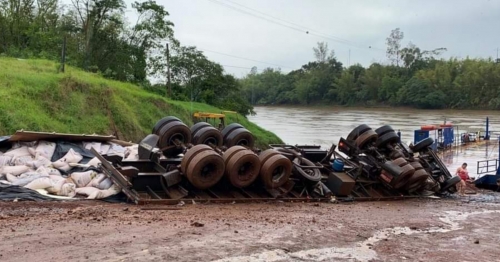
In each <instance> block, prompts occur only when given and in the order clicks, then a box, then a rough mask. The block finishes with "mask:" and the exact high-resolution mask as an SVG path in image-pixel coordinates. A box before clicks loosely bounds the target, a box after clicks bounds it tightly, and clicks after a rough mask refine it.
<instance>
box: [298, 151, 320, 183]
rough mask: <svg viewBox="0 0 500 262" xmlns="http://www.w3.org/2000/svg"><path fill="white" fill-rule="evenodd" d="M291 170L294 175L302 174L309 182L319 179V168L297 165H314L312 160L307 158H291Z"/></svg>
mask: <svg viewBox="0 0 500 262" xmlns="http://www.w3.org/2000/svg"><path fill="white" fill-rule="evenodd" d="M293 163H294V164H295V165H293V172H294V174H296V175H299V176H302V177H303V178H305V179H307V180H309V181H311V182H319V181H320V180H321V171H320V170H319V168H305V169H304V168H301V167H299V166H297V165H301V166H315V164H314V163H313V162H311V161H310V160H309V159H307V158H303V157H302V158H295V159H294V160H293Z"/></svg>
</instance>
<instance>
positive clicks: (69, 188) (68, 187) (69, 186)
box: [57, 182, 76, 197]
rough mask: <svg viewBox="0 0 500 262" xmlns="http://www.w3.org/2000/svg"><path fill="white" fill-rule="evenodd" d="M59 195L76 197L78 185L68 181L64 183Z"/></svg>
mask: <svg viewBox="0 0 500 262" xmlns="http://www.w3.org/2000/svg"><path fill="white" fill-rule="evenodd" d="M57 195H58V196H68V197H74V196H75V195H76V185H75V184H73V183H68V182H66V183H64V184H63V186H62V187H61V190H60V191H59V193H57Z"/></svg>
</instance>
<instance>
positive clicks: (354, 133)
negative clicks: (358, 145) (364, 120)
mask: <svg viewBox="0 0 500 262" xmlns="http://www.w3.org/2000/svg"><path fill="white" fill-rule="evenodd" d="M370 129H371V127H369V126H368V125H365V124H363V125H359V126H357V127H356V128H354V129H353V130H352V131H351V133H349V135H347V138H346V140H349V141H354V140H356V139H357V138H358V137H359V136H360V135H362V134H363V133H364V132H366V131H368V130H370Z"/></svg>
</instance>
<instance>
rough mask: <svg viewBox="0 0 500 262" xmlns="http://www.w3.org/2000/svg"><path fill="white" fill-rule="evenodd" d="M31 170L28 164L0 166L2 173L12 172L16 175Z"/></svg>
mask: <svg viewBox="0 0 500 262" xmlns="http://www.w3.org/2000/svg"><path fill="white" fill-rule="evenodd" d="M29 170H30V168H29V167H27V166H3V167H0V174H4V175H6V174H11V175H14V176H19V175H20V174H22V173H26V172H28V171H29Z"/></svg>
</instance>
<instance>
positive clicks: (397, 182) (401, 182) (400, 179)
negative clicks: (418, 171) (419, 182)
mask: <svg viewBox="0 0 500 262" xmlns="http://www.w3.org/2000/svg"><path fill="white" fill-rule="evenodd" d="M401 170H402V171H401V174H400V175H399V176H396V177H394V179H393V180H392V181H391V186H392V187H394V188H395V189H400V188H402V187H404V186H405V185H406V184H407V183H408V181H409V180H410V179H411V177H412V176H413V174H414V173H415V169H414V168H413V167H412V166H410V165H408V164H406V165H404V166H402V167H401Z"/></svg>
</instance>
